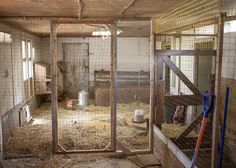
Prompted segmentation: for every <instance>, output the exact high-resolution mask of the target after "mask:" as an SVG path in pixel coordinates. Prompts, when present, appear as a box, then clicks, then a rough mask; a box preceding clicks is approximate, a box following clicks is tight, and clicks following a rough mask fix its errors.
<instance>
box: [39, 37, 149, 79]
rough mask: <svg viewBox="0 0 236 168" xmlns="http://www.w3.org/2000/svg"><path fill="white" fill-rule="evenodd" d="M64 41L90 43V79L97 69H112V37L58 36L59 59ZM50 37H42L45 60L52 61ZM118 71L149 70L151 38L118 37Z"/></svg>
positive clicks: (59, 59)
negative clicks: (103, 38)
mask: <svg viewBox="0 0 236 168" xmlns="http://www.w3.org/2000/svg"><path fill="white" fill-rule="evenodd" d="M63 43H89V67H90V69H89V71H90V81H93V78H94V73H93V72H94V71H95V70H101V69H103V70H110V55H111V41H110V38H107V39H105V40H102V39H101V38H95V37H92V38H58V61H62V59H63V49H62V44H63ZM49 44H50V43H49V38H43V39H42V57H43V61H45V62H48V63H50V57H49V54H50V52H49V51H50V50H49V49H50V48H49V47H50V45H49ZM117 64H118V65H117V68H118V71H140V70H144V71H149V38H128V37H127V38H118V40H117Z"/></svg>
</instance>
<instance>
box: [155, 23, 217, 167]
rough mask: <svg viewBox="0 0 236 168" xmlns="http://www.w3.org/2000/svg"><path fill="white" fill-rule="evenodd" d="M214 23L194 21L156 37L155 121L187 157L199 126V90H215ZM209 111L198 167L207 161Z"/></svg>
mask: <svg viewBox="0 0 236 168" xmlns="http://www.w3.org/2000/svg"><path fill="white" fill-rule="evenodd" d="M215 27H216V26H215V25H204V24H203V25H196V26H191V27H189V28H188V27H186V28H185V29H183V30H182V31H180V30H178V31H176V32H175V31H173V32H172V35H171V34H169V35H166V34H165V35H161V34H160V35H158V36H157V37H156V44H158V45H156V52H157V55H156V58H155V59H156V65H157V67H158V68H156V71H155V74H156V76H157V79H156V81H155V83H156V84H155V85H156V88H157V89H156V92H155V94H156V95H155V101H154V102H155V106H156V107H157V108H156V123H157V125H158V126H159V127H160V128H161V131H162V132H163V133H164V134H165V136H166V137H168V138H169V139H171V140H172V141H173V142H174V143H175V144H176V145H177V146H178V147H179V148H180V149H181V150H182V151H183V152H184V153H185V154H186V155H187V156H188V157H189V158H190V160H191V159H192V156H193V152H194V148H195V145H196V142H197V138H198V135H199V130H200V126H201V120H202V111H203V108H202V107H203V106H202V94H203V93H204V91H206V90H209V91H210V92H211V93H214V74H215V56H216V50H215V46H216V36H215V32H216V29H215ZM173 34H174V35H173ZM158 61H159V62H158ZM160 95H161V96H160ZM162 96H163V97H162ZM158 107H159V108H158ZM212 114H213V113H211V114H210V117H209V120H208V123H207V126H206V128H205V132H204V136H203V140H202V145H201V149H200V153H201V154H200V155H199V158H198V160H197V165H198V166H199V167H209V165H210V160H211V150H210V149H211V142H212V138H211V135H212Z"/></svg>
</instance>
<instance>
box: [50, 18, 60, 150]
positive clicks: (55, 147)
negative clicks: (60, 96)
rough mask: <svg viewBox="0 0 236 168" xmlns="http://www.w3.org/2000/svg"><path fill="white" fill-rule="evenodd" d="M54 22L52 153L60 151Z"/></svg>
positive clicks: (51, 34) (51, 27) (52, 44)
mask: <svg viewBox="0 0 236 168" xmlns="http://www.w3.org/2000/svg"><path fill="white" fill-rule="evenodd" d="M56 26H57V25H56V24H55V22H54V21H51V22H50V57H51V78H52V84H51V91H52V93H51V111H52V153H53V154H56V153H57V150H58V117H57V111H58V102H57V32H56Z"/></svg>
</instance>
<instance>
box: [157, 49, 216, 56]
mask: <svg viewBox="0 0 236 168" xmlns="http://www.w3.org/2000/svg"><path fill="white" fill-rule="evenodd" d="M156 54H157V55H161V56H180V55H181V56H216V50H156Z"/></svg>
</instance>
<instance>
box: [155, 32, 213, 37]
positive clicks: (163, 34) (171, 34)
mask: <svg viewBox="0 0 236 168" xmlns="http://www.w3.org/2000/svg"><path fill="white" fill-rule="evenodd" d="M155 35H156V36H175V37H179V36H187V37H189V36H190V37H191V36H194V37H196V36H201V37H202V36H203V37H204V36H206V37H209V36H213V37H215V36H217V34H181V33H169V34H168V33H155Z"/></svg>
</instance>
